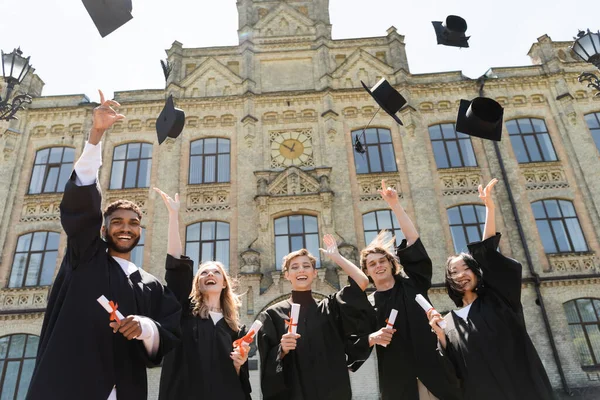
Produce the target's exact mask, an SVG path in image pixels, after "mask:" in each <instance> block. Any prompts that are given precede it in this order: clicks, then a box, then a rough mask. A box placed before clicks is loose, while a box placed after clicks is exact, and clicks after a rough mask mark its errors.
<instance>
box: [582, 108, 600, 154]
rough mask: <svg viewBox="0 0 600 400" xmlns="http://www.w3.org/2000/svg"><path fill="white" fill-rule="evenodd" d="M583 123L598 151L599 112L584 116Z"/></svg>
mask: <svg viewBox="0 0 600 400" xmlns="http://www.w3.org/2000/svg"><path fill="white" fill-rule="evenodd" d="M585 122H586V123H587V126H588V129H589V130H590V133H591V134H592V138H593V139H594V143H596V148H597V149H598V151H600V112H597V113H592V114H587V115H586V116H585Z"/></svg>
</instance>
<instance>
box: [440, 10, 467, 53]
mask: <svg viewBox="0 0 600 400" xmlns="http://www.w3.org/2000/svg"><path fill="white" fill-rule="evenodd" d="M431 23H432V24H433V27H434V28H435V35H436V36H437V42H438V44H442V45H444V46H454V47H469V38H470V36H465V32H466V31H467V21H465V20H464V19H463V18H461V17H459V16H458V15H448V17H446V23H445V24H444V23H442V21H431Z"/></svg>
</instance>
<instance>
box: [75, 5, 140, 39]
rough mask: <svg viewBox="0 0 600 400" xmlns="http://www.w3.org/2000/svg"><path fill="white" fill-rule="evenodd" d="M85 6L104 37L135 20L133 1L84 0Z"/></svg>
mask: <svg viewBox="0 0 600 400" xmlns="http://www.w3.org/2000/svg"><path fill="white" fill-rule="evenodd" d="M83 5H84V6H85V9H86V10H87V12H88V14H90V17H92V21H94V24H95V25H96V28H97V29H98V32H100V36H102V37H105V36H106V35H108V34H110V33H111V32H113V31H114V30H116V29H117V28H120V27H121V26H123V25H124V24H125V23H126V22H127V21H129V20H130V19H132V18H133V16H132V15H131V10H132V5H131V0H83Z"/></svg>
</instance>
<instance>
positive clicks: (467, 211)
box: [460, 206, 478, 224]
mask: <svg viewBox="0 0 600 400" xmlns="http://www.w3.org/2000/svg"><path fill="white" fill-rule="evenodd" d="M460 211H461V214H462V220H463V222H464V223H465V224H474V223H477V222H478V221H477V217H475V209H474V208H473V206H460Z"/></svg>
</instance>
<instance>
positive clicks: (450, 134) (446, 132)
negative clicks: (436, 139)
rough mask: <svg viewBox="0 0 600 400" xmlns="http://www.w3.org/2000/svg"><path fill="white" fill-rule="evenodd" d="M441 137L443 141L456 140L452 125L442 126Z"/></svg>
mask: <svg viewBox="0 0 600 400" xmlns="http://www.w3.org/2000/svg"><path fill="white" fill-rule="evenodd" d="M441 128H442V136H443V137H444V139H454V138H456V132H455V130H454V124H442V125H441Z"/></svg>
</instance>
